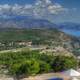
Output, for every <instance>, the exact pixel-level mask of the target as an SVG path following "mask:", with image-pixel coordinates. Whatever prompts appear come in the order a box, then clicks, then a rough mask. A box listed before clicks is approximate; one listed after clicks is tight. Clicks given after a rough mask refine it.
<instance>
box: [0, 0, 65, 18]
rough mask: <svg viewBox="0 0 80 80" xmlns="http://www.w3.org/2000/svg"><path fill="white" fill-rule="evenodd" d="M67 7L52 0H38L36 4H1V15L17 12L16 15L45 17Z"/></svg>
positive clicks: (62, 10)
mask: <svg viewBox="0 0 80 80" xmlns="http://www.w3.org/2000/svg"><path fill="white" fill-rule="evenodd" d="M65 10H66V8H64V7H63V6H61V5H60V4H57V3H52V2H51V0H36V2H35V3H34V4H26V5H19V4H14V5H8V4H4V5H0V15H1V14H2V15H3V14H16V15H31V16H32V15H33V16H35V17H43V16H47V15H54V14H59V13H60V12H64V11H65Z"/></svg>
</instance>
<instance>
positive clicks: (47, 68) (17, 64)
mask: <svg viewBox="0 0 80 80" xmlns="http://www.w3.org/2000/svg"><path fill="white" fill-rule="evenodd" d="M76 64H77V61H76V59H75V58H74V57H73V56H71V57H66V56H60V55H59V56H54V55H47V54H42V53H40V51H38V50H32V51H30V50H27V51H21V52H7V53H1V54H0V65H1V66H2V67H1V69H3V68H5V69H8V71H9V72H8V74H10V75H14V76H16V77H20V76H23V77H25V76H30V75H36V74H40V73H47V72H52V71H53V72H54V71H62V70H67V69H70V68H76V66H77V65H76Z"/></svg>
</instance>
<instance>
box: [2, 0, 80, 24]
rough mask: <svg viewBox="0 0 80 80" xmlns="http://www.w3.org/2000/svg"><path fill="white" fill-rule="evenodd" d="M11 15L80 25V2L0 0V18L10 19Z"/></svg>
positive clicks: (66, 0)
mask: <svg viewBox="0 0 80 80" xmlns="http://www.w3.org/2000/svg"><path fill="white" fill-rule="evenodd" d="M12 14H13V15H19V16H31V17H34V18H39V19H47V20H50V21H52V22H56V23H60V22H76V23H80V0H0V17H4V18H10V17H12V16H11V15H12Z"/></svg>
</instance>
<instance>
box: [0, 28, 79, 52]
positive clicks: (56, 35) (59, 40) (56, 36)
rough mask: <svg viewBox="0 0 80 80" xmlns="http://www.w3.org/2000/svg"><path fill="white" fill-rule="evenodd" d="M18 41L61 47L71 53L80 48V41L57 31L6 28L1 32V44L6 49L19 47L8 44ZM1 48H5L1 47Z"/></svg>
mask: <svg viewBox="0 0 80 80" xmlns="http://www.w3.org/2000/svg"><path fill="white" fill-rule="evenodd" d="M18 41H23V42H26V41H32V44H33V45H34V44H35V45H48V46H52V47H57V46H61V47H64V48H66V49H67V50H69V51H72V50H73V49H77V48H80V41H79V39H77V38H76V37H73V36H70V35H66V34H65V33H63V32H61V31H59V30H57V29H16V28H4V29H1V30H0V43H3V44H5V47H6V48H8V47H9V48H8V49H11V47H12V48H14V47H15V46H17V45H15V46H14V45H13V46H9V45H8V44H9V43H11V42H14V43H15V42H18ZM18 47H19V46H18ZM0 48H4V47H2V46H0ZM6 48H4V49H6Z"/></svg>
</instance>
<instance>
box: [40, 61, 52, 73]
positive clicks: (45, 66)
mask: <svg viewBox="0 0 80 80" xmlns="http://www.w3.org/2000/svg"><path fill="white" fill-rule="evenodd" d="M50 70H51V67H50V64H48V63H46V62H44V61H40V71H39V72H40V73H46V72H50Z"/></svg>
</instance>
